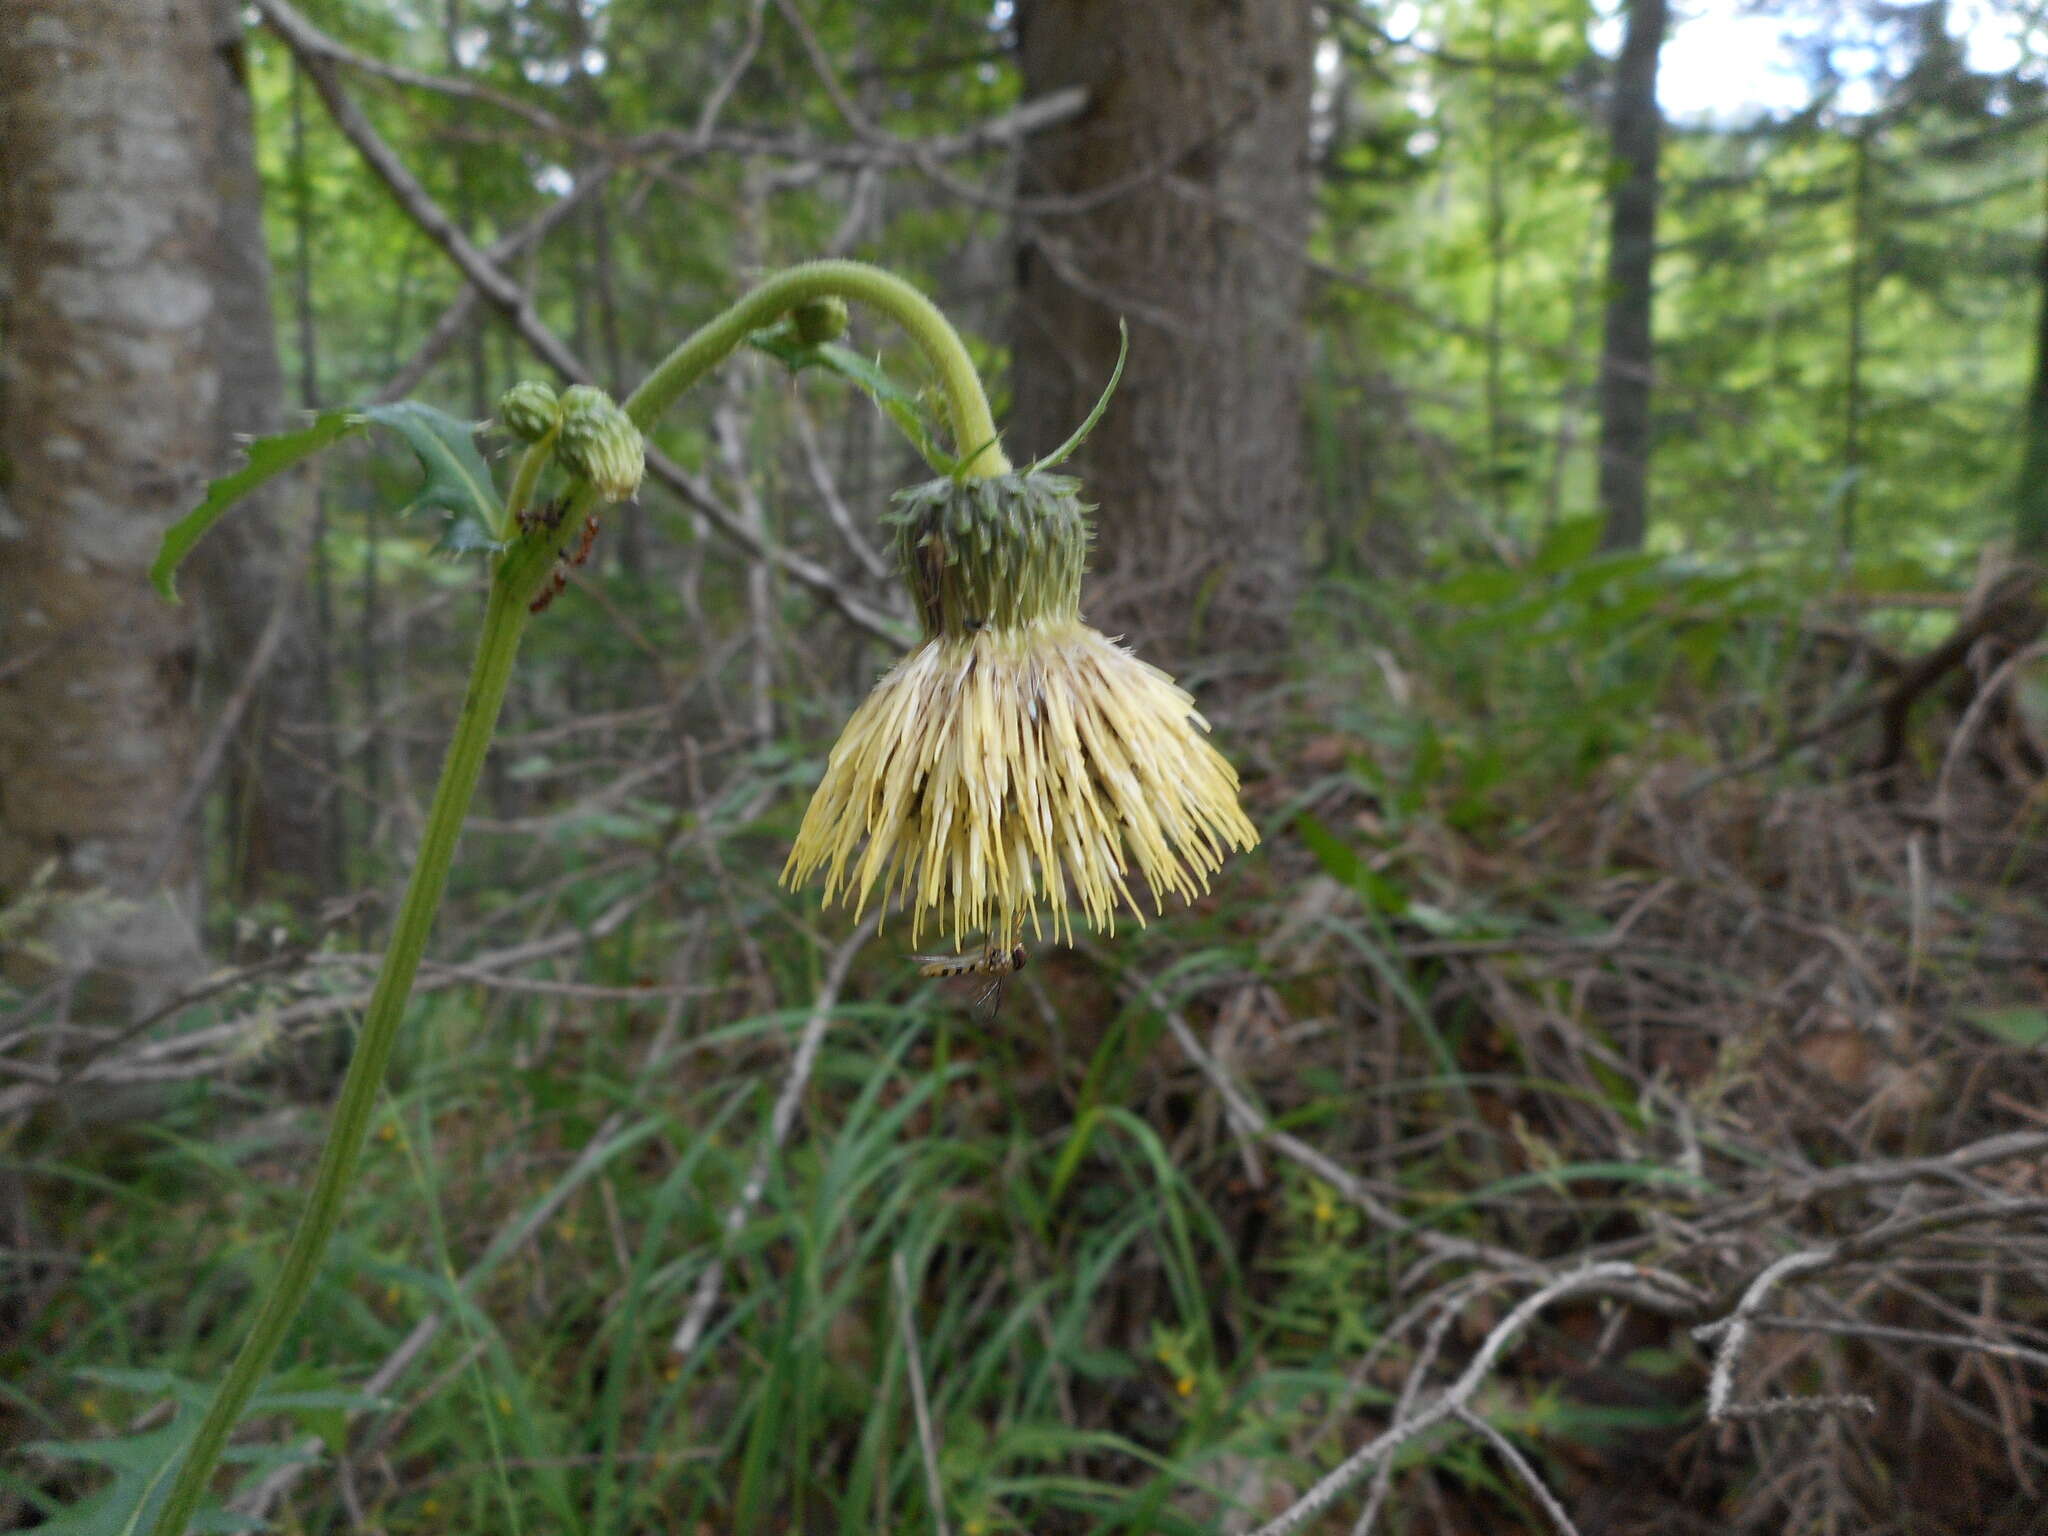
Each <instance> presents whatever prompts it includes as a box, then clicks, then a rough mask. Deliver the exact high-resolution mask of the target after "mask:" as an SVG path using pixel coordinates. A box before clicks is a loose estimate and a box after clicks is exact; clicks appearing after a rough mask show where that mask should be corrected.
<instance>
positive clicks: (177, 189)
mask: <svg viewBox="0 0 2048 1536" xmlns="http://www.w3.org/2000/svg"><path fill="white" fill-rule="evenodd" d="M211 41H212V39H211V35H210V31H209V29H208V27H207V26H206V24H205V17H204V15H203V14H202V13H200V12H199V11H197V10H196V9H195V8H194V7H193V6H191V5H190V4H180V3H178V0H64V3H62V4H39V5H34V6H30V5H25V4H23V3H22V0H4V3H0V163H4V164H5V166H6V172H5V174H4V175H0V259H4V265H5V268H6V270H7V272H8V274H9V279H10V281H9V284H8V287H7V290H6V293H5V298H4V309H0V334H4V336H5V358H4V375H0V377H4V401H0V455H4V465H5V473H6V486H5V494H6V502H5V506H4V508H0V656H4V657H5V658H6V660H5V662H4V664H0V900H5V899H7V898H9V897H14V896H18V895H19V894H20V893H21V892H22V891H23V889H24V888H25V886H26V885H27V884H28V882H29V881H30V880H31V879H32V877H33V876H34V875H35V874H36V872H37V871H38V870H40V869H42V868H43V867H45V866H54V869H55V872H56V879H57V882H58V883H59V885H60V886H62V887H66V888H70V889H73V890H97V891H103V892H109V893H111V894H113V895H114V896H116V897H118V898H121V899H122V901H123V903H124V905H121V906H116V907H109V906H108V904H106V903H104V902H91V901H80V902H75V903H71V904H70V905H69V908H68V911H67V915H66V916H65V917H64V918H62V919H61V920H59V921H58V922H57V923H56V924H55V926H54V927H53V928H52V929H51V930H50V936H51V938H52V940H53V947H54V948H55V949H56V951H57V953H58V956H59V959H60V961H61V963H62V965H63V966H64V968H65V969H66V970H69V971H72V972H74V973H80V974H83V973H88V972H90V973H91V974H92V975H93V976H94V977H95V979H96V980H97V981H98V982H100V983H103V985H102V986H100V987H98V988H96V989H95V991H96V994H97V995H96V996H95V997H94V998H92V999H91V1000H90V1004H96V1005H97V1007H98V1008H101V1009H104V1010H106V1011H113V1010H116V1009H119V1008H123V1007H134V1006H140V1007H148V1006H151V1005H152V1004H153V1002H154V1001H155V1000H158V999H161V998H162V997H164V996H165V995H167V994H169V993H171V992H173V991H175V990H176V988H177V987H178V986H179V985H180V984H181V983H182V981H183V980H184V979H186V978H187V977H188V976H189V974H190V972H191V970H192V968H193V967H194V966H195V965H196V962H197V950H196V944H195V939H194V933H193V925H192V921H191V915H190V914H191V911H192V905H193V895H194V888H195V885H196V881H195V865H194V859H193V854H192V849H191V847H190V844H189V840H188V839H186V838H183V837H178V838H176V839H175V841H174V843H173V844H172V847H171V857H170V859H169V861H168V863H167V864H165V865H164V866H163V869H162V874H161V878H158V879H151V878H149V875H150V871H151V870H152V868H153V867H154V866H156V865H157V864H158V862H159V860H158V858H157V851H158V848H159V843H160V840H161V839H163V838H164V836H165V833H166V827H167V824H168V823H169V822H170V821H171V819H172V812H173V809H174V807H175V806H176V804H177V802H178V799H179V797H180V795H181V793H182V792H183V791H184V789H185V787H186V781H187V776H188V774H189V772H190V768H191V762H192V755H193V733H192V721H191V711H190V694H191V687H192V671H193V638H192V620H191V614H190V611H189V610H188V609H180V608H174V607H172V606H170V605H169V604H167V603H165V602H163V601H161V600H160V599H159V598H158V597H157V596H156V594H155V593H154V592H153V591H152V590H151V589H150V586H149V582H148V579H147V576H146V574H145V573H146V571H147V569H148V566H149V562H150V560H151V558H152V557H153V556H154V554H155V552H156V545H157V540H158V538H159V536H160V535H161V534H162V532H163V529H164V527H165V525H166V524H167V523H168V522H169V521H170V520H171V519H172V518H173V517H174V516H175V515H176V514H178V513H179V512H180V511H182V510H183V509H184V508H186V507H187V506H189V505H190V504H191V502H192V500H193V498H194V493H195V492H196V491H197V490H198V489H199V486H200V483H201V481H202V480H203V479H204V477H205V475H206V472H207V470H208V469H209V468H210V467H211V466H212V464H213V461H214V453H213V450H214V447H215V442H216V433H217V430H218V428H217V415H216V413H217V410H218V397H219V391H220V370H219V367H218V365H217V362H216V360H215V357H214V355H213V351H212V347H211V344H210V337H209V326H210V324H211V322H212V320H213V309H214V293H215V287H214V262H215V259H216V258H215V240H216V235H217V231H218V226H219V220H220V203H219V197H218V194H217V192H216V190H215V188H214V185H213V182H212V170H213V167H212V164H211V147H212V143H213V124H214V121H215V117H214V114H215V111H216V105H215V103H214V101H213V100H212V99H211V89H212V87H213V85H214V82H215V80H216V78H217V77H216V74H215V68H216V61H215V59H214V58H213V57H212V54H211V47H210V45H211ZM125 903H133V905H125Z"/></svg>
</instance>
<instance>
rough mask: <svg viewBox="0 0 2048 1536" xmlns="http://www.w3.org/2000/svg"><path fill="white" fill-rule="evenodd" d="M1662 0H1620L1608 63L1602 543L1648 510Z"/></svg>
mask: <svg viewBox="0 0 2048 1536" xmlns="http://www.w3.org/2000/svg"><path fill="white" fill-rule="evenodd" d="M1664 24H1665V0H1628V28H1627V31H1626V33H1625V35H1624V36H1623V38H1622V44H1621V57H1620V58H1619V59H1617V60H1616V61H1615V69H1614V115H1613V140H1612V143H1613V163H1614V173H1613V175H1614V183H1613V185H1614V194H1613V208H1612V214H1611V216H1610V219H1609V224H1608V246H1607V324H1606V329H1605V339H1604V341H1603V343H1602V345H1601V350H1600V507H1601V511H1602V513H1603V514H1604V516H1605V518H1606V526H1605V529H1604V531H1603V534H1602V538H1601V543H1602V544H1603V545H1604V546H1605V547H1606V548H1608V549H1639V548H1641V547H1642V542H1643V533H1644V531H1645V529H1646V528H1647V526H1648V520H1649V490H1648V484H1649V474H1650V385H1651V365H1652V361H1653V353H1652V349H1651V335H1650V306H1651V300H1652V297H1653V295H1654V293H1655V287H1654V268H1655V265H1656V257H1657V154H1658V148H1659V141H1660V140H1661V138H1662V137H1663V127H1664V120H1663V116H1662V114H1661V113H1660V112H1659V111H1658V110H1657V55H1658V52H1659V51H1660V50H1661V49H1662V47H1663V45H1664Z"/></svg>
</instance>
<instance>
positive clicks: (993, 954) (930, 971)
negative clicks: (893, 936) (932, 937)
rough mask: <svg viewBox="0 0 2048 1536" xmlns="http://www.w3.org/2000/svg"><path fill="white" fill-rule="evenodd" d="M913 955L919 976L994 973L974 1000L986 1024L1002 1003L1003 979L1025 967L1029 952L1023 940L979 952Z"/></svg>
mask: <svg viewBox="0 0 2048 1536" xmlns="http://www.w3.org/2000/svg"><path fill="white" fill-rule="evenodd" d="M910 958H911V960H912V961H913V962H914V963H915V964H916V966H917V974H918V975H920V976H930V977H934V978H943V977H949V976H987V977H991V978H992V980H990V982H989V984H988V988H987V990H985V991H984V992H983V993H982V994H981V996H979V997H977V998H976V999H975V1000H974V1013H975V1017H976V1018H977V1019H978V1020H979V1021H980V1022H981V1023H984V1024H987V1023H990V1022H992V1021H993V1020H994V1019H995V1016H996V1014H997V1012H998V1011H999V1010H1000V1009H1001V1008H1002V1006H1003V982H1004V981H1005V979H1007V978H1008V977H1009V975H1010V974H1011V972H1013V971H1021V970H1023V969H1024V962H1025V959H1026V956H1025V954H1024V946H1023V945H1022V944H1012V945H1010V946H1008V947H1007V948H1005V947H1004V946H1002V945H1000V944H991V945H989V946H988V947H987V948H986V949H984V950H982V951H981V953H980V954H976V955H912V956H911V957H910Z"/></svg>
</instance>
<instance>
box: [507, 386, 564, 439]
mask: <svg viewBox="0 0 2048 1536" xmlns="http://www.w3.org/2000/svg"><path fill="white" fill-rule="evenodd" d="M561 418H562V411H561V407H560V406H559V405H558V404H556V402H555V392H554V390H553V389H552V388H550V387H549V386H548V385H546V384H543V383H542V382H541V381H540V380H539V379H521V380H520V381H519V382H518V383H517V384H514V385H513V386H512V387H511V388H510V389H508V390H506V391H505V393H503V394H502V395H500V396H498V420H499V421H500V422H501V423H502V424H503V425H504V428H505V430H506V431H507V432H510V433H511V434H512V435H513V436H514V437H516V438H518V439H519V441H520V442H522V443H537V442H539V441H540V440H541V439H542V438H544V437H546V436H547V435H548V434H549V433H550V432H552V431H554V430H555V423H556V422H557V421H560V420H561Z"/></svg>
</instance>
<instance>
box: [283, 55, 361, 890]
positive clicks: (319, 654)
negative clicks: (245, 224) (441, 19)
mask: <svg viewBox="0 0 2048 1536" xmlns="http://www.w3.org/2000/svg"><path fill="white" fill-rule="evenodd" d="M305 94H306V82H305V73H304V71H302V70H301V69H300V68H299V64H298V60H296V59H294V60H293V61H292V90H291V125H292V147H291V164H292V307H293V311H294V314H293V318H294V321H295V323H296V327H297V334H298V348H299V404H300V406H301V407H302V408H303V409H305V410H307V411H317V410H319V409H320V333H319V328H318V327H317V326H316V325H315V323H314V315H313V178H312V171H311V167H310V164H309V162H308V161H307V158H306V110H305ZM307 489H308V494H309V495H310V496H311V497H312V499H313V707H314V710H315V711H316V713H317V715H318V718H319V724H320V737H319V746H318V749H317V756H318V761H319V763H320V771H321V778H322V783H321V786H320V793H319V805H320V824H321V829H322V833H323V835H324V837H325V839H326V842H325V848H326V853H325V868H326V875H327V883H328V885H329V887H330V888H332V887H341V886H346V885H347V884H348V859H347V855H346V851H345V850H346V848H347V839H346V836H345V834H344V829H343V825H342V822H343V810H344V803H343V801H342V798H341V796H340V794H339V793H338V788H339V785H340V783H341V746H340V742H341V735H340V721H339V719H338V718H337V717H336V714H335V696H334V573H333V571H332V569H331V568H330V564H329V560H328V553H327V495H326V483H325V481H323V480H322V479H321V477H320V476H319V475H318V474H317V473H315V474H312V475H310V476H309V477H308V488H307Z"/></svg>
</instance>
